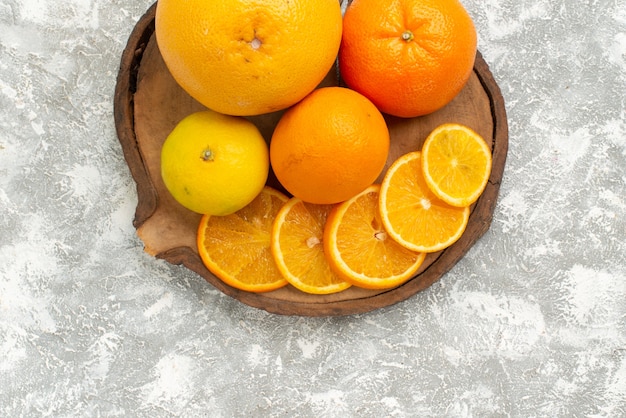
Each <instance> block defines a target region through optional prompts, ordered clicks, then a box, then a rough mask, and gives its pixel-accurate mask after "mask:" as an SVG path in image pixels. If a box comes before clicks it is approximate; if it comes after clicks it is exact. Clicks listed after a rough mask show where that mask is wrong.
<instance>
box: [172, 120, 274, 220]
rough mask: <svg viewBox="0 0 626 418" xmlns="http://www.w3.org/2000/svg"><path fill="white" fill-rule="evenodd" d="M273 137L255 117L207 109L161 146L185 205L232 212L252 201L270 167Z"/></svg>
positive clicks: (200, 210)
mask: <svg viewBox="0 0 626 418" xmlns="http://www.w3.org/2000/svg"><path fill="white" fill-rule="evenodd" d="M269 164H270V162H269V152H268V147H267V143H266V142H265V140H264V139H263V136H262V135H261V133H260V132H259V130H258V129H257V127H256V126H255V125H253V124H252V122H250V121H248V120H247V119H244V118H242V117H238V116H228V115H222V114H220V113H216V112H213V111H211V110H206V111H202V112H196V113H192V114H191V115H189V116H187V117H185V118H184V119H183V120H181V121H180V122H179V123H178V124H177V125H176V127H175V128H174V129H173V130H172V132H171V133H170V134H169V135H168V137H167V138H166V140H165V143H164V144H163V147H162V148H161V177H162V178H163V182H164V183H165V186H166V188H167V189H168V191H169V192H170V193H171V194H172V196H173V197H174V199H176V201H178V202H179V203H180V204H181V205H183V206H184V207H186V208H187V209H190V210H192V211H194V212H198V213H201V214H210V215H228V214H231V213H233V212H236V211H238V210H239V209H241V208H243V207H244V206H245V205H247V204H248V203H250V202H251V201H252V199H254V198H255V197H256V196H257V195H258V194H259V193H260V192H261V189H263V187H264V186H265V182H266V180H267V175H268V172H269Z"/></svg>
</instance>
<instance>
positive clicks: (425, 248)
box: [379, 151, 470, 252]
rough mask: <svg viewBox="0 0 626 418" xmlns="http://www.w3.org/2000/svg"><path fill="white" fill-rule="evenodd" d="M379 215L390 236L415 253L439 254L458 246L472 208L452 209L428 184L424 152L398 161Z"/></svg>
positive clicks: (385, 185) (389, 174)
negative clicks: (422, 159)
mask: <svg viewBox="0 0 626 418" xmlns="http://www.w3.org/2000/svg"><path fill="white" fill-rule="evenodd" d="M379 204H380V214H381V219H382V221H383V225H384V227H385V230H386V231H387V233H388V234H389V235H390V236H391V238H393V239H394V240H396V241H397V242H399V243H400V244H401V245H402V246H404V247H406V248H409V249H411V250H413V251H421V252H436V251H440V250H443V249H444V248H447V247H449V246H450V245H452V244H453V243H455V242H456V241H457V240H458V239H459V238H460V237H461V235H462V234H463V232H464V231H465V228H466V226H467V222H468V220H469V213H470V210H469V207H464V208H459V207H455V206H451V205H449V204H447V203H446V202H444V201H443V200H441V199H439V198H438V197H437V196H436V195H435V194H434V193H433V192H432V191H431V190H430V189H429V188H428V186H427V185H426V181H425V180H424V175H423V174H422V164H421V153H420V152H419V151H414V152H410V153H408V154H405V155H403V156H401V157H400V158H398V159H397V160H396V161H394V163H393V164H391V166H390V167H389V169H388V170H387V173H385V177H384V178H383V182H382V184H381V187H380V202H379Z"/></svg>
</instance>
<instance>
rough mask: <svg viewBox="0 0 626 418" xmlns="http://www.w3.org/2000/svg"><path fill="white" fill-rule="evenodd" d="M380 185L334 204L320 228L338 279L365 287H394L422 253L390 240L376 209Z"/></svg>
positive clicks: (421, 258)
mask: <svg viewBox="0 0 626 418" xmlns="http://www.w3.org/2000/svg"><path fill="white" fill-rule="evenodd" d="M379 191H380V185H378V184H374V185H371V186H370V187H368V188H367V189H365V190H364V191H363V192H361V193H359V194H358V195H356V196H354V197H353V198H351V199H349V200H347V201H345V202H343V203H341V204H339V205H337V206H336V207H335V208H334V209H333V210H332V212H331V213H330V215H329V216H328V219H327V221H326V227H325V228H324V251H325V254H326V256H327V259H328V262H329V264H330V266H331V268H332V269H333V270H334V271H335V273H337V275H338V276H339V277H341V278H342V279H344V280H346V281H349V282H350V283H352V284H354V285H355V286H359V287H365V288H368V289H387V288H391V287H396V286H398V285H400V284H402V283H404V282H406V281H407V280H409V279H410V278H411V277H412V276H413V274H414V273H415V272H416V271H417V270H418V268H419V267H420V265H421V264H422V262H423V261H424V258H425V256H426V254H425V253H420V252H415V251H411V250H409V249H407V248H405V247H403V246H401V245H400V244H398V243H397V242H396V241H394V240H393V239H391V238H390V237H389V236H388V234H387V232H386V231H385V229H384V227H383V224H382V220H381V218H380V212H379V210H378V194H379Z"/></svg>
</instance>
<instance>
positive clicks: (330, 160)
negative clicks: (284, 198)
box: [270, 87, 389, 204]
mask: <svg viewBox="0 0 626 418" xmlns="http://www.w3.org/2000/svg"><path fill="white" fill-rule="evenodd" d="M388 153H389V130H388V129H387V125H386V123H385V119H384V118H383V116H382V114H381V113H380V112H379V111H378V109H376V107H375V106H374V105H373V104H372V102H370V101H369V100H368V99H367V98H365V97H364V96H363V95H361V94H359V93H357V92H355V91H352V90H349V89H346V88H342V87H325V88H320V89H318V90H315V91H314V92H313V93H311V94H310V95H308V96H307V97H306V98H305V99H304V100H302V101H301V102H300V103H298V104H296V105H295V106H294V107H292V108H291V109H289V110H288V111H287V112H285V114H284V115H283V116H282V117H281V119H280V120H279V122H278V125H277V126H276V129H275V130H274V133H273V135H272V140H271V143H270V161H271V165H272V168H273V170H274V173H275V174H276V177H277V178H278V180H279V181H280V183H281V184H282V185H283V186H284V187H285V189H286V190H287V191H288V192H289V193H291V194H293V195H294V196H296V197H299V198H300V199H302V200H304V201H305V202H309V203H316V204H331V203H338V202H342V201H344V200H347V199H350V198H351V197H353V196H354V195H356V194H358V193H360V192H362V191H363V190H364V189H365V188H366V187H368V186H369V185H370V184H372V183H373V182H374V180H376V178H377V177H378V175H379V174H380V173H381V172H382V170H383V168H384V166H385V162H386V161H387V155H388Z"/></svg>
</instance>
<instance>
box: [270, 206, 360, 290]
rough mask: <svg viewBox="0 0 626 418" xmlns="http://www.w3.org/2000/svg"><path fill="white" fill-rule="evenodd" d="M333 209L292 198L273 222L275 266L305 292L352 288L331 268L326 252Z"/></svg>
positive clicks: (289, 280) (290, 281)
mask: <svg viewBox="0 0 626 418" xmlns="http://www.w3.org/2000/svg"><path fill="white" fill-rule="evenodd" d="M332 208H333V205H316V204H312V203H305V202H303V201H302V200H301V199H299V198H297V197H293V198H291V199H289V201H288V202H287V203H285V205H284V206H283V207H282V208H281V210H280V211H279V212H278V214H277V216H276V220H275V221H274V228H273V230H272V254H273V255H274V260H275V262H276V265H277V266H278V269H279V270H280V271H281V273H282V274H283V276H284V277H285V279H287V281H288V282H289V283H291V284H292V285H293V286H294V287H295V288H297V289H300V290H301V291H303V292H306V293H314V294H328V293H336V292H340V291H342V290H344V289H347V288H348V287H350V283H348V282H346V281H344V280H342V279H340V278H339V277H338V276H337V275H336V274H335V273H334V272H333V271H332V270H331V268H330V265H329V264H328V261H326V256H325V255H324V245H323V243H322V240H323V238H324V224H325V223H326V218H327V217H328V214H329V212H330V211H331V209H332Z"/></svg>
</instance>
